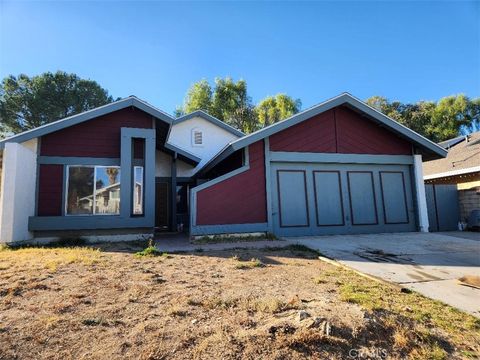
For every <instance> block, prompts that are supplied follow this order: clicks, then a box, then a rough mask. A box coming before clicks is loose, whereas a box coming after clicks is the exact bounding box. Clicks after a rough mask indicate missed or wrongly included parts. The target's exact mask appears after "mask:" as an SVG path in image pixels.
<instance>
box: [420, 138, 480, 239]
mask: <svg viewBox="0 0 480 360" xmlns="http://www.w3.org/2000/svg"><path fill="white" fill-rule="evenodd" d="M439 145H440V146H442V147H444V148H445V149H447V150H448V155H447V157H445V158H440V159H436V160H431V161H427V162H424V164H423V172H424V180H425V185H426V189H427V197H431V201H429V204H430V203H431V205H430V206H429V207H431V208H432V210H431V212H432V213H433V215H434V216H431V223H432V224H433V225H435V224H436V225H437V226H436V229H438V230H445V229H450V230H452V229H456V228H457V222H458V221H459V220H460V221H462V222H465V223H466V222H468V218H469V216H470V214H471V212H472V210H475V209H480V132H475V133H473V134H469V135H465V136H463V135H462V136H458V137H456V138H453V139H450V140H447V141H443V142H441V143H439ZM449 223H451V224H449ZM433 230H435V226H433Z"/></svg>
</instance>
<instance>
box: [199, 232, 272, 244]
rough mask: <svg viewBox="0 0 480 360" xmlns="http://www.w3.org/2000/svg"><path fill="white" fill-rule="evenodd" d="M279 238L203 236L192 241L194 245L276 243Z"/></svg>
mask: <svg viewBox="0 0 480 360" xmlns="http://www.w3.org/2000/svg"><path fill="white" fill-rule="evenodd" d="M274 240H278V239H277V237H276V236H275V235H273V234H271V233H265V234H264V235H213V236H202V237H201V238H198V239H195V240H193V241H192V243H194V244H218V243H229V242H248V241H274Z"/></svg>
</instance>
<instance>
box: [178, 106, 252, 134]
mask: <svg viewBox="0 0 480 360" xmlns="http://www.w3.org/2000/svg"><path fill="white" fill-rule="evenodd" d="M194 117H200V118H202V119H205V120H207V121H209V122H211V123H212V124H214V125H217V126H219V127H221V128H222V129H224V130H226V131H228V132H229V133H231V134H233V135H236V136H238V137H243V136H245V134H244V133H243V132H241V131H240V130H237V129H235V128H234V127H233V126H230V125H228V124H227V123H225V122H223V121H222V120H220V119H217V118H216V117H214V116H212V115H210V114H207V113H206V112H205V111H203V110H196V111H194V112H191V113H190V114H187V115H183V116H180V117H179V118H177V119H175V120H174V122H173V125H176V124H180V123H182V122H184V121H187V120H190V119H193V118H194Z"/></svg>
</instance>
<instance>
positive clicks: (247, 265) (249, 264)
mask: <svg viewBox="0 0 480 360" xmlns="http://www.w3.org/2000/svg"><path fill="white" fill-rule="evenodd" d="M264 266H265V264H264V263H263V262H261V261H260V260H258V259H255V258H252V259H250V260H249V261H238V263H237V264H235V268H236V269H240V270H246V269H253V268H258V267H264Z"/></svg>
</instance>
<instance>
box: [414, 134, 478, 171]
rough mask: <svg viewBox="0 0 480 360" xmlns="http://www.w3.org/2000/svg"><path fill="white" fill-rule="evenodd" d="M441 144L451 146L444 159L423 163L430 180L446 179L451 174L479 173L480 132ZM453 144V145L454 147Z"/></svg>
mask: <svg viewBox="0 0 480 360" xmlns="http://www.w3.org/2000/svg"><path fill="white" fill-rule="evenodd" d="M440 144H444V145H445V146H446V145H449V148H448V155H447V157H446V158H444V159H438V160H432V161H426V162H424V163H423V175H424V176H426V177H427V178H429V179H434V178H437V177H446V176H448V174H449V173H451V174H452V175H454V174H456V173H460V172H461V173H462V174H466V173H469V172H478V171H479V170H478V169H479V168H480V132H475V133H472V134H469V135H462V136H458V137H456V138H453V139H450V140H446V141H443V142H441V143H440ZM452 144H453V145H452Z"/></svg>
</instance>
